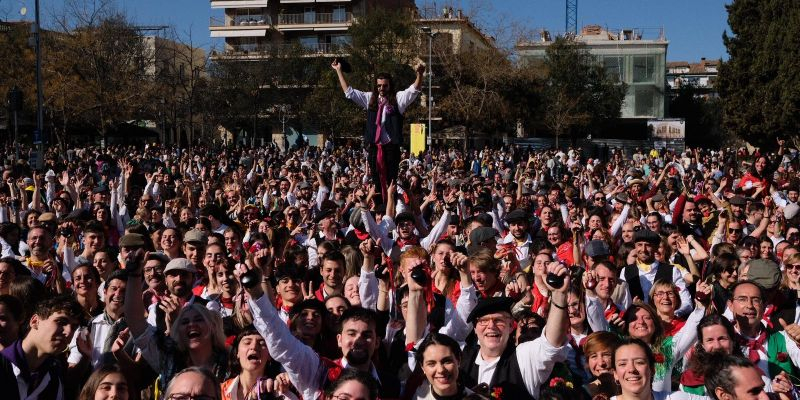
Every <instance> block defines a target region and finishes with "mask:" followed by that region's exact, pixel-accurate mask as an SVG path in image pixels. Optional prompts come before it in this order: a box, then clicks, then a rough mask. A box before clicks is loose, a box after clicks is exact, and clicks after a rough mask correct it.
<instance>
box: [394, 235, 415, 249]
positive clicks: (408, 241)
mask: <svg viewBox="0 0 800 400" xmlns="http://www.w3.org/2000/svg"><path fill="white" fill-rule="evenodd" d="M394 243H395V244H396V245H397V248H399V249H400V250H403V247H406V246H419V238H418V237H416V236H411V238H409V239H403V238H397V240H396V241H395V242H394Z"/></svg>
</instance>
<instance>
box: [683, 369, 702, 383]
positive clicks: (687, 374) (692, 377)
mask: <svg viewBox="0 0 800 400" xmlns="http://www.w3.org/2000/svg"><path fill="white" fill-rule="evenodd" d="M705 384H706V377H705V376H703V375H700V374H699V373H696V372H694V370H692V369H688V370H686V371H683V374H681V385H683V386H687V387H697V386H703V385H705Z"/></svg>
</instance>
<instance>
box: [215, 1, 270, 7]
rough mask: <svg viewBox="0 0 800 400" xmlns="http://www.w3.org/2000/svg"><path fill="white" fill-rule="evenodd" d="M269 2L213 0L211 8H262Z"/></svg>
mask: <svg viewBox="0 0 800 400" xmlns="http://www.w3.org/2000/svg"><path fill="white" fill-rule="evenodd" d="M268 3H269V0H211V8H260V7H267V6H268Z"/></svg>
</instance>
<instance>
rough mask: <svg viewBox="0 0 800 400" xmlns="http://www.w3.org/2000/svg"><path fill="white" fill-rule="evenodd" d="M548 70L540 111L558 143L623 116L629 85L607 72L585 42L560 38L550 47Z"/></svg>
mask: <svg viewBox="0 0 800 400" xmlns="http://www.w3.org/2000/svg"><path fill="white" fill-rule="evenodd" d="M544 70H545V78H544V87H543V92H542V99H543V100H542V104H541V108H540V110H541V115H542V116H543V121H544V125H545V126H546V127H547V128H548V129H549V130H550V132H551V133H552V134H553V135H555V137H556V145H558V139H559V137H560V136H562V135H564V134H570V135H571V138H572V141H573V142H574V141H575V140H577V138H578V136H584V135H586V134H588V133H591V132H592V129H595V128H597V127H599V126H602V125H603V124H605V123H607V122H608V121H610V120H613V119H615V118H618V117H619V115H620V109H621V106H622V101H623V100H624V98H625V91H626V86H625V84H622V83H619V82H618V79H617V78H616V77H615V76H613V75H611V74H607V73H606V71H605V69H604V68H603V66H602V65H601V64H600V63H598V62H596V61H595V59H594V58H593V57H592V56H591V55H589V53H588V52H587V51H586V49H585V46H583V45H582V44H580V43H577V42H575V41H574V40H571V39H566V38H558V39H556V40H555V42H554V43H553V44H551V45H550V46H549V47H548V48H547V57H546V59H545V61H544Z"/></svg>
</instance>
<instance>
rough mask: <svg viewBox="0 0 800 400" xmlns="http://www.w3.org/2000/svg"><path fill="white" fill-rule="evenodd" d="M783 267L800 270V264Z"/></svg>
mask: <svg viewBox="0 0 800 400" xmlns="http://www.w3.org/2000/svg"><path fill="white" fill-rule="evenodd" d="M783 267H784V268H785V269H797V270H800V264H786V265H784V266H783Z"/></svg>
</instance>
